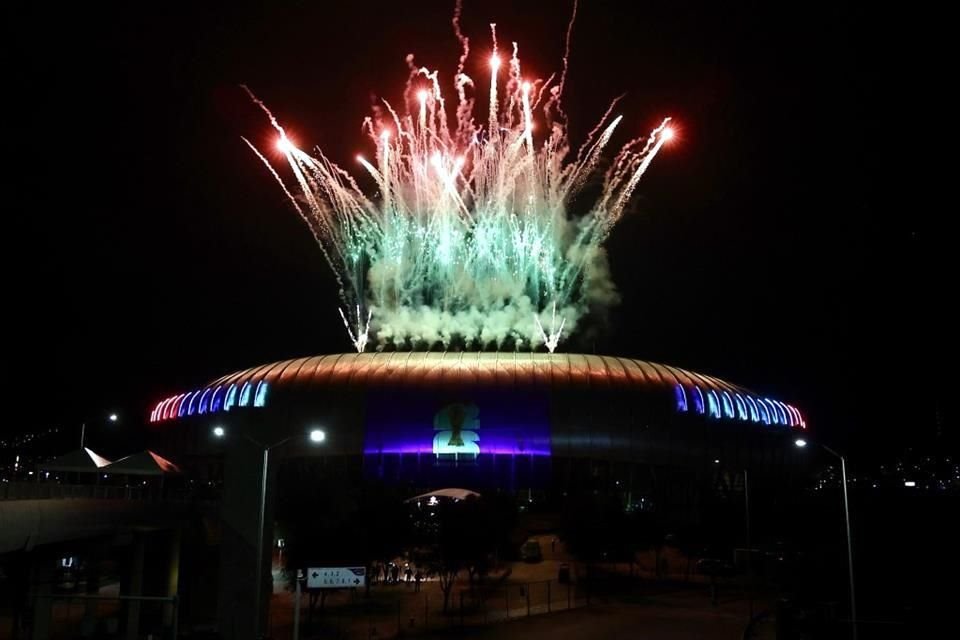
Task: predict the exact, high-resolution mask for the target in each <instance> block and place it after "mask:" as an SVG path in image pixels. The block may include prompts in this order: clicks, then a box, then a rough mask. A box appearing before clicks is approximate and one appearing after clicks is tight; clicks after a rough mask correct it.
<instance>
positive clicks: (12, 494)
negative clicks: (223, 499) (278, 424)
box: [0, 482, 219, 502]
mask: <svg viewBox="0 0 960 640" xmlns="http://www.w3.org/2000/svg"><path fill="white" fill-rule="evenodd" d="M71 498H95V499H99V500H147V501H151V500H152V501H158V500H163V501H176V502H183V501H189V500H215V499H218V498H219V489H217V488H207V487H203V486H201V487H170V486H167V487H164V486H158V485H156V484H147V485H126V486H120V485H115V484H60V483H56V482H0V500H63V499H71Z"/></svg>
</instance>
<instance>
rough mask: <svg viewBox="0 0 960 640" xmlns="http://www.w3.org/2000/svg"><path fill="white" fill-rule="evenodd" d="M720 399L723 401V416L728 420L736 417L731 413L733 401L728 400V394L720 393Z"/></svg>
mask: <svg viewBox="0 0 960 640" xmlns="http://www.w3.org/2000/svg"><path fill="white" fill-rule="evenodd" d="M720 399H721V400H722V401H723V415H725V416H726V417H728V418H735V417H736V415H735V414H734V412H733V400H732V399H731V398H730V394H729V393H727V392H726V391H721V392H720Z"/></svg>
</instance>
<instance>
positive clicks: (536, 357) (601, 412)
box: [150, 352, 806, 508]
mask: <svg viewBox="0 0 960 640" xmlns="http://www.w3.org/2000/svg"><path fill="white" fill-rule="evenodd" d="M150 422H151V426H152V433H153V436H154V442H153V443H152V446H153V447H155V448H156V449H157V450H159V451H161V452H162V453H164V454H165V455H169V456H170V457H171V459H174V460H176V461H177V462H178V463H180V464H182V465H185V467H186V468H187V469H190V468H191V466H192V467H193V470H194V471H195V473H199V474H200V475H201V476H203V475H204V474H213V475H216V474H217V473H218V471H217V465H216V464H211V460H214V461H215V460H217V459H218V458H219V457H220V456H221V454H222V453H223V451H224V450H225V449H228V448H229V446H228V444H227V441H228V440H230V436H231V435H235V434H237V433H243V434H246V435H247V437H248V438H252V439H254V440H255V441H256V442H257V443H260V444H262V446H264V447H270V446H271V445H273V444H275V443H278V442H279V441H281V440H285V439H287V438H291V440H292V441H291V442H290V443H289V446H288V447H284V450H285V452H286V455H306V456H316V455H322V456H328V457H332V456H336V457H344V458H348V459H351V460H353V461H355V464H354V465H353V466H354V467H355V468H357V469H362V471H363V474H364V475H365V476H367V477H379V478H382V479H385V480H388V481H398V482H403V483H406V484H409V485H410V488H411V490H419V489H424V490H429V489H432V488H437V487H439V486H448V485H454V486H463V487H465V488H471V489H479V488H484V487H494V486H495V487H498V488H501V489H509V490H516V491H523V490H539V491H547V492H549V491H550V490H551V489H557V488H561V489H562V488H563V486H564V485H565V484H568V483H569V482H574V481H575V478H576V476H577V475H578V474H579V473H581V472H584V473H589V474H591V475H592V476H594V477H598V476H604V477H608V478H609V479H610V481H611V482H614V483H615V482H618V481H619V482H621V483H629V482H631V480H630V478H631V477H636V475H637V474H635V473H632V469H633V468H634V467H636V466H638V465H640V466H650V465H654V466H660V467H664V468H673V469H677V470H682V471H684V472H685V473H692V474H694V475H697V473H698V471H704V472H707V473H710V472H712V470H713V469H714V468H715V467H716V465H717V464H718V461H723V464H724V466H725V467H727V468H745V467H751V468H760V469H764V468H766V469H777V468H783V467H784V464H785V461H786V460H785V459H786V457H787V456H789V455H790V449H791V447H789V446H787V445H788V442H787V440H788V439H789V438H790V436H791V435H795V434H796V433H797V432H799V431H803V430H804V429H806V422H805V419H804V416H803V414H802V413H801V412H800V410H799V409H797V408H796V407H794V406H793V405H790V404H787V403H784V402H782V401H779V400H777V399H773V398H768V397H763V396H761V395H759V394H757V393H754V392H752V391H750V390H748V389H744V388H743V387H740V386H737V385H735V384H731V383H728V382H725V381H723V380H720V379H717V378H715V377H712V376H708V375H703V374H699V373H694V372H692V371H686V370H683V369H679V368H676V367H671V366H666V365H661V364H656V363H652V362H645V361H641V360H633V359H627V358H619V357H608V356H595V355H576V354H545V353H544V354H536V353H525V354H524V353H512V354H511V353H492V352H490V353H462V352H461V353H422V352H420V353H418V352H409V353H401V352H393V353H369V354H340V355H325V356H316V357H308V358H299V359H294V360H285V361H280V362H275V363H271V364H266V365H263V366H259V367H253V368H250V369H246V370H243V371H238V372H236V373H232V374H230V375H226V376H223V377H221V378H218V379H216V380H213V381H212V382H210V383H209V384H207V385H205V386H203V387H200V388H198V389H194V390H190V391H187V392H183V393H180V394H177V395H174V396H171V397H169V398H166V399H164V400H162V401H160V402H159V403H157V404H156V406H155V407H153V408H152V411H151V414H150ZM217 427H219V429H217V431H216V433H218V434H221V435H222V436H225V437H216V436H214V435H213V430H214V429H216V428H217ZM309 429H322V431H323V434H324V440H323V443H322V446H319V447H318V446H311V445H312V444H315V443H310V442H309V441H308V440H307V439H306V438H298V437H296V436H297V435H298V434H300V433H306V432H307V430H309ZM235 439H236V438H234V440H235ZM201 462H202V464H201ZM630 490H631V487H629V486H628V487H627V493H630V492H631V491H630ZM627 499H628V500H629V496H628V497H627ZM626 506H627V507H628V508H629V507H630V504H629V501H628V504H627V505H626Z"/></svg>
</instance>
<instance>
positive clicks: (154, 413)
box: [150, 400, 163, 422]
mask: <svg viewBox="0 0 960 640" xmlns="http://www.w3.org/2000/svg"><path fill="white" fill-rule="evenodd" d="M162 407H163V400H161V401H160V402H158V403H157V406H155V407H154V408H153V411H151V412H150V422H156V421H157V420H159V419H160V409H161V408H162Z"/></svg>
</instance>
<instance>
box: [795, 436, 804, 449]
mask: <svg viewBox="0 0 960 640" xmlns="http://www.w3.org/2000/svg"><path fill="white" fill-rule="evenodd" d="M793 444H795V445H797V446H798V447H800V448H801V449H803V448H804V447H805V446H807V441H806V440H804V439H803V438H797V439H796V440H794V441H793Z"/></svg>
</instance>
